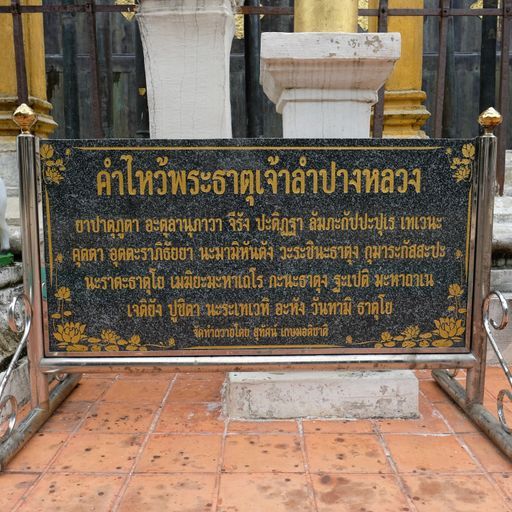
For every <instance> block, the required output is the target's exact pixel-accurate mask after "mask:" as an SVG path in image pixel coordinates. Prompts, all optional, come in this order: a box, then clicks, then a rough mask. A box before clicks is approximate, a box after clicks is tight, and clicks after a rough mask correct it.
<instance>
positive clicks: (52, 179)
mask: <svg viewBox="0 0 512 512" xmlns="http://www.w3.org/2000/svg"><path fill="white" fill-rule="evenodd" d="M44 177H45V178H46V181H47V182H48V183H55V184H57V185H58V184H59V183H60V182H61V181H62V180H63V179H64V176H62V174H61V172H60V171H59V170H58V169H56V168H55V167H48V168H46V169H45V171H44Z"/></svg>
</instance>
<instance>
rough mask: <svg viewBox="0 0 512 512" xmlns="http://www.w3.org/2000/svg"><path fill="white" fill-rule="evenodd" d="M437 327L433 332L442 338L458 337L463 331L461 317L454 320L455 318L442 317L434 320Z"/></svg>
mask: <svg viewBox="0 0 512 512" xmlns="http://www.w3.org/2000/svg"><path fill="white" fill-rule="evenodd" d="M434 323H435V325H436V327H437V329H435V330H434V333H435V334H437V335H438V336H440V337H441V338H443V339H451V338H460V336H461V334H463V333H464V330H465V328H464V325H463V323H462V319H460V318H459V319H458V320H455V318H449V317H442V318H440V319H439V320H434Z"/></svg>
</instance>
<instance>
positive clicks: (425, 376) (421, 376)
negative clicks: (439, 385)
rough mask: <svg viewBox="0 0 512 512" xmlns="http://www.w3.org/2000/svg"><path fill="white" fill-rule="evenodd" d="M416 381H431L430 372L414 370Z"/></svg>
mask: <svg viewBox="0 0 512 512" xmlns="http://www.w3.org/2000/svg"><path fill="white" fill-rule="evenodd" d="M414 373H415V374H416V377H417V378H418V380H432V370H415V371H414Z"/></svg>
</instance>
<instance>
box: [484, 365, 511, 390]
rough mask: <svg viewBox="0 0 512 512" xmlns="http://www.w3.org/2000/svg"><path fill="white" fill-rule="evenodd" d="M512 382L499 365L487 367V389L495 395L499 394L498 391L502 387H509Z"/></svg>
mask: <svg viewBox="0 0 512 512" xmlns="http://www.w3.org/2000/svg"><path fill="white" fill-rule="evenodd" d="M509 388H510V384H509V383H508V379H507V377H506V375H505V372H504V371H503V370H502V369H501V368H498V367H494V368H493V367H487V369H486V375H485V389H486V390H487V391H489V393H491V394H492V395H493V396H494V397H497V396H498V393H499V392H500V390H502V389H509Z"/></svg>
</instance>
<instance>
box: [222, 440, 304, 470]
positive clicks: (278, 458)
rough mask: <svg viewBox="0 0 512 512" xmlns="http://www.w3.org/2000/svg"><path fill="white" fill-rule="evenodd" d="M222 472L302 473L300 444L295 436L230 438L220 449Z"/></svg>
mask: <svg viewBox="0 0 512 512" xmlns="http://www.w3.org/2000/svg"><path fill="white" fill-rule="evenodd" d="M223 471H226V472H240V473H251V472H254V473H270V472H275V473H302V472H303V471H304V462H303V459H302V450H301V447H300V440H299V437H298V436H295V435H273V434H262V435H230V436H228V437H227V438H226V445H225V447H224V464H223Z"/></svg>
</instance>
